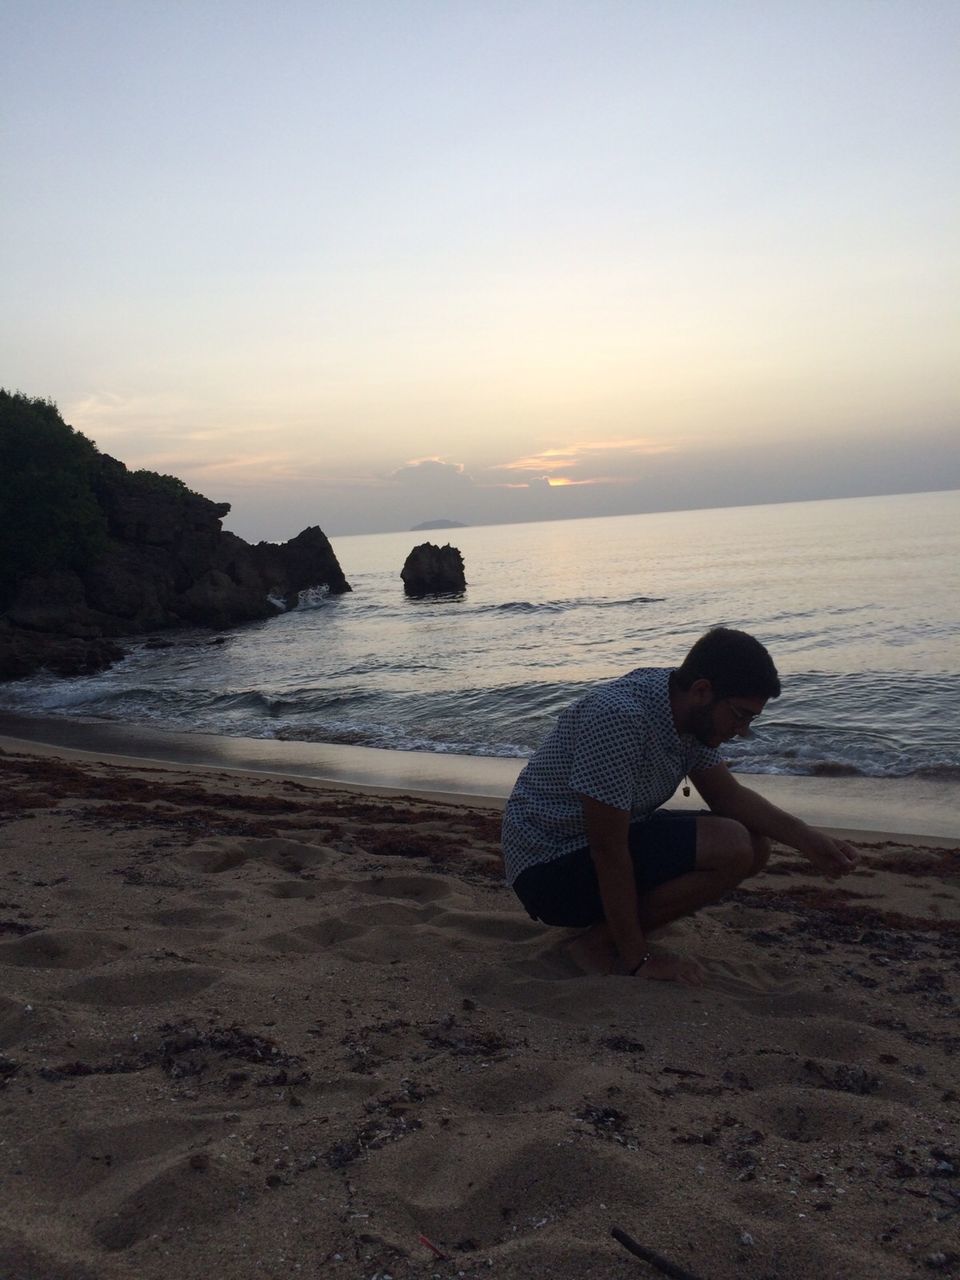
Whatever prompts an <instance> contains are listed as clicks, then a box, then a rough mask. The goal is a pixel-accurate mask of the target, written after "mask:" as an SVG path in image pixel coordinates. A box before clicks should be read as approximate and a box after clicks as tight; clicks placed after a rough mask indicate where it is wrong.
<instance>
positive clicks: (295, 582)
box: [0, 391, 350, 679]
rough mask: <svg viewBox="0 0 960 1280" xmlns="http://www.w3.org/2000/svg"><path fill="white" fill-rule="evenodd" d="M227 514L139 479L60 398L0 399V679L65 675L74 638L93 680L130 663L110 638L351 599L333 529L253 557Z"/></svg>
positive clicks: (155, 479) (171, 482) (167, 480)
mask: <svg viewBox="0 0 960 1280" xmlns="http://www.w3.org/2000/svg"><path fill="white" fill-rule="evenodd" d="M229 510H230V504H229V503H226V502H221V503H217V502H211V501H210V500H209V499H208V498H205V497H203V496H202V495H201V494H199V493H194V492H193V491H192V490H191V489H189V488H188V487H187V486H186V485H185V484H184V483H183V481H182V480H179V479H177V477H176V476H166V475H159V474H157V473H156V472H152V471H129V470H128V469H127V467H126V466H124V464H123V463H122V462H119V461H117V459H116V458H111V457H110V456H109V455H108V454H105V453H101V452H100V451H99V450H98V449H97V448H96V446H95V445H94V444H93V443H92V442H91V441H90V440H88V439H87V438H86V436H84V435H83V434H82V433H81V432H79V431H75V430H74V429H73V428H72V427H70V426H68V425H67V423H65V422H64V421H63V419H62V418H61V417H60V414H59V413H58V411H57V408H56V406H55V405H54V404H53V403H51V402H50V401H48V400H43V399H31V398H30V397H28V396H25V395H22V394H21V393H19V392H16V393H11V392H8V391H0V679H2V678H5V677H6V678H10V677H11V676H18V675H24V674H29V672H30V671H31V670H34V669H37V667H39V666H45V667H48V668H49V669H51V670H55V669H58V668H57V666H56V662H55V659H54V658H52V657H51V654H52V653H53V649H54V648H56V647H58V646H59V649H63V648H64V646H63V645H62V644H60V642H61V641H63V640H64V639H65V638H69V639H70V640H71V641H72V642H73V643H71V644H70V645H68V646H67V647H66V649H65V650H64V652H65V653H66V654H67V657H66V658H65V662H67V663H68V665H69V667H70V669H76V670H87V669H90V664H93V665H97V664H99V665H103V661H104V660H113V658H115V657H116V655H117V654H118V653H119V652H120V650H119V649H118V648H117V646H116V645H113V644H105V643H103V642H104V641H105V640H107V639H108V638H109V637H115V636H125V635H136V634H142V633H144V632H146V631H154V630H159V629H163V628H169V627H178V626H180V627H182V626H194V625H200V626H212V627H224V626H232V625H234V624H235V623H238V622H247V621H252V620H254V619H257V618H268V617H270V616H271V615H272V614H274V613H276V612H277V609H278V608H282V607H283V605H282V604H281V605H278V604H277V603H276V602H277V601H285V602H286V604H287V605H288V606H290V605H292V604H295V603H296V601H297V599H298V595H299V593H300V592H302V591H305V590H307V589H309V588H314V587H320V586H324V587H326V588H327V589H328V590H329V591H331V592H333V593H335V594H336V593H340V592H344V591H349V590H350V584H349V583H348V582H347V580H346V578H345V577H344V575H343V572H342V570H341V568H340V565H339V564H338V562H337V558H336V556H335V555H334V553H333V549H332V547H331V546H330V543H329V541H328V540H327V538H326V536H325V535H324V533H323V531H322V530H321V529H319V528H317V527H315V526H314V527H311V528H310V529H305V530H304V531H303V532H302V533H300V534H298V535H297V537H296V538H293V539H291V540H290V541H289V542H286V543H282V544H272V543H259V544H258V545H257V546H250V545H249V544H248V543H246V542H244V541H243V539H241V538H238V537H236V535H234V534H232V533H227V532H226V531H224V530H223V529H222V528H221V523H220V522H221V520H222V518H223V517H224V516H225V515H226V514H227V513H228V512H229ZM54 641H56V642H57V645H54V644H53V642H54ZM77 641H81V642H83V644H82V645H81V646H80V647H78V645H77V643H76V642H77ZM84 646H85V647H84ZM59 669H61V670H63V669H66V668H64V666H63V664H61V666H60V668H59Z"/></svg>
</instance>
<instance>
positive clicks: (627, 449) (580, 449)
mask: <svg viewBox="0 0 960 1280" xmlns="http://www.w3.org/2000/svg"><path fill="white" fill-rule="evenodd" d="M676 451H677V446H676V444H673V443H669V442H667V441H664V440H657V439H654V438H653V437H652V436H632V437H631V438H629V439H627V440H575V441H573V443H572V444H568V445H565V446H564V447H563V448H553V449H544V450H542V451H541V452H540V453H536V454H531V455H529V456H528V457H524V458H517V459H515V460H514V461H513V462H503V463H501V464H500V465H499V467H497V468H496V469H497V470H501V471H536V472H538V473H539V474H541V475H542V474H543V473H544V472H548V473H549V472H555V471H569V470H571V469H574V468H576V467H579V466H581V465H582V464H584V463H586V462H590V461H591V460H592V461H598V460H599V457H600V456H605V455H606V456H609V455H610V454H611V453H619V454H621V455H623V456H625V457H635V458H636V457H646V458H649V457H653V456H654V455H656V454H663V453H675V452H676ZM601 479H602V478H601V477H595V478H594V480H593V482H594V483H599V482H600V481H601ZM570 483H580V482H576V481H570Z"/></svg>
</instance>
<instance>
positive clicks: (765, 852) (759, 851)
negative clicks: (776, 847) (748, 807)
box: [749, 831, 772, 876]
mask: <svg viewBox="0 0 960 1280" xmlns="http://www.w3.org/2000/svg"><path fill="white" fill-rule="evenodd" d="M749 835H750V844H751V845H752V847H753V868H752V870H751V871H750V874H751V875H752V876H756V875H759V874H760V872H761V871H762V870H763V869H764V867H765V866H766V865H767V863H768V862H769V861H770V849H771V847H772V846H771V843H770V841H769V840H768V839H767V837H766V836H758V835H757V834H756V833H755V832H753V831H751V832H750V833H749Z"/></svg>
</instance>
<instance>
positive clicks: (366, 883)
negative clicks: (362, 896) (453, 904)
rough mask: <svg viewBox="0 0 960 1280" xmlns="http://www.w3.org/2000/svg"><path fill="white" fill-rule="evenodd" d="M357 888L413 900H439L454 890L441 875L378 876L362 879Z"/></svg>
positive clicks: (381, 895) (371, 893)
mask: <svg viewBox="0 0 960 1280" xmlns="http://www.w3.org/2000/svg"><path fill="white" fill-rule="evenodd" d="M356 888H357V890H358V892H360V893H368V894H370V895H371V896H373V897H377V898H401V899H405V900H408V901H411V902H438V901H439V900H440V899H441V898H449V897H451V896H452V895H453V890H452V889H451V888H450V885H449V884H447V882H446V881H445V880H441V879H440V877H439V876H417V875H404V876H376V877H375V878H374V879H372V880H362V881H360V882H359V883H358V884H357V885H356Z"/></svg>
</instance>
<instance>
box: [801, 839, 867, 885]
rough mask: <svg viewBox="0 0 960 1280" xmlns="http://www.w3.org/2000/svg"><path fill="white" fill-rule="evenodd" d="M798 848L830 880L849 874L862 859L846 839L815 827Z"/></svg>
mask: <svg viewBox="0 0 960 1280" xmlns="http://www.w3.org/2000/svg"><path fill="white" fill-rule="evenodd" d="M798 849H799V851H800V853H802V854H803V856H804V857H805V858H806V859H807V861H808V862H812V863H813V865H814V866H815V867H816V869H817V870H818V871H819V872H820V874H821V875H825V876H826V877H827V879H828V880H837V879H839V877H840V876H845V875H849V873H850V872H851V871H853V870H854V868H855V867H856V865H857V863H858V862H859V861H860V855H859V854H858V853H857V851H856V849H854V847H853V845H852V844H848V842H847V841H846V840H835V839H834V838H833V836H828V835H827V834H826V833H825V832H823V831H816V830H814V829H813V828H811V829H810V832H809V835H807V836H805V838H804V840H803V843H802V844H801V845H798Z"/></svg>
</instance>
